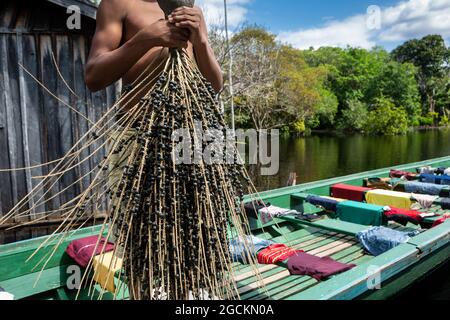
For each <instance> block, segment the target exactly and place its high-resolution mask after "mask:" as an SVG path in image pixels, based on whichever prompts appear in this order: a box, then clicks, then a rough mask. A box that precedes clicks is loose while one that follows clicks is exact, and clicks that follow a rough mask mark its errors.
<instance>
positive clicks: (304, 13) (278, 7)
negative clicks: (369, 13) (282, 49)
mask: <svg viewBox="0 0 450 320" xmlns="http://www.w3.org/2000/svg"><path fill="white" fill-rule="evenodd" d="M374 2H376V3H377V5H380V6H381V5H390V4H394V3H396V2H397V1H393V0H383V1H366V0H341V1H339V0H315V1H314V0H309V1H307V0H278V1H273V0H253V1H252V2H250V3H249V4H248V5H247V10H248V13H247V20H248V21H249V22H252V23H257V24H259V25H263V26H265V27H267V28H269V29H270V30H271V31H273V32H280V31H283V30H291V29H296V28H308V27H309V28H310V27H317V26H318V25H320V24H322V23H323V22H326V21H327V20H330V19H331V18H334V19H344V18H346V17H348V16H351V15H356V14H360V13H361V12H365V11H366V9H367V7H368V6H370V5H372V4H374Z"/></svg>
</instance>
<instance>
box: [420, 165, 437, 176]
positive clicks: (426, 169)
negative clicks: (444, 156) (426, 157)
mask: <svg viewBox="0 0 450 320" xmlns="http://www.w3.org/2000/svg"><path fill="white" fill-rule="evenodd" d="M435 172H436V169H435V168H433V167H430V166H428V167H422V168H419V169H417V173H419V174H434V173H435Z"/></svg>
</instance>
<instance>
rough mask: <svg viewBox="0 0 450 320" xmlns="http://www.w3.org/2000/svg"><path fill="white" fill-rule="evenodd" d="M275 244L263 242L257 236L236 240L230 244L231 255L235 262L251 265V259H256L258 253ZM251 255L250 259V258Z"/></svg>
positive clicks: (232, 240) (268, 241)
mask: <svg viewBox="0 0 450 320" xmlns="http://www.w3.org/2000/svg"><path fill="white" fill-rule="evenodd" d="M273 244H275V243H274V242H273V241H270V240H263V239H260V238H257V237H255V236H246V237H244V238H242V237H239V238H234V239H231V240H230V242H229V247H230V254H231V257H232V258H233V261H237V262H241V263H249V262H250V261H249V260H250V258H252V259H256V256H257V254H258V251H261V250H262V249H265V248H267V247H269V246H271V245H273ZM248 255H250V257H249V256H248Z"/></svg>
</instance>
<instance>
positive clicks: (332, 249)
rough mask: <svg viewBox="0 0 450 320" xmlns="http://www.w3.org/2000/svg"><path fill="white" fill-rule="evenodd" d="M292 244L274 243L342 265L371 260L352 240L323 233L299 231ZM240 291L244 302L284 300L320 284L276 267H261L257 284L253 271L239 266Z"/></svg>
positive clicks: (237, 279)
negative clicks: (326, 258)
mask: <svg viewBox="0 0 450 320" xmlns="http://www.w3.org/2000/svg"><path fill="white" fill-rule="evenodd" d="M287 236H289V238H290V241H289V242H286V241H282V240H283V238H285V237H280V238H281V239H279V238H275V239H272V240H274V241H275V242H281V243H285V244H287V245H289V246H290V247H292V248H294V249H298V250H304V251H305V252H307V253H309V254H312V255H315V256H318V257H325V256H331V257H332V258H334V259H335V260H337V261H340V262H343V263H361V262H364V261H367V259H371V258H372V257H370V256H366V255H365V254H364V251H363V249H362V248H361V247H360V246H359V244H358V243H357V240H356V239H355V238H354V237H352V236H346V235H343V234H338V233H335V232H328V231H321V230H313V231H307V230H300V231H296V232H294V233H292V234H289V235H287ZM235 270H236V276H235V280H236V282H237V287H238V291H239V295H240V298H241V299H243V300H262V299H277V300H279V299H285V298H287V297H289V296H290V295H293V294H295V293H298V292H301V291H303V290H306V289H308V288H309V287H311V286H314V285H315V284H317V283H318V281H317V280H315V279H313V278H311V277H308V276H291V275H290V273H289V271H288V270H287V268H285V267H282V266H277V265H260V266H258V270H259V273H260V277H261V278H262V282H263V284H264V287H265V288H264V289H262V283H261V278H260V280H259V281H258V279H257V277H256V275H255V272H254V270H252V269H251V268H250V267H249V266H245V265H236V266H235Z"/></svg>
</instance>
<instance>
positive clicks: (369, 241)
mask: <svg viewBox="0 0 450 320" xmlns="http://www.w3.org/2000/svg"><path fill="white" fill-rule="evenodd" d="M415 235H417V232H410V233H407V232H401V231H396V230H392V229H389V228H385V227H372V228H370V229H369V230H364V231H361V232H358V233H357V234H356V238H357V239H358V240H359V242H360V243H361V245H362V246H363V247H364V249H365V250H366V251H368V252H369V253H370V254H372V255H374V256H379V255H380V254H383V253H385V252H387V251H389V250H391V249H393V248H395V247H397V246H399V245H401V244H402V243H406V242H408V241H409V239H410V238H411V237H413V236H415Z"/></svg>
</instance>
